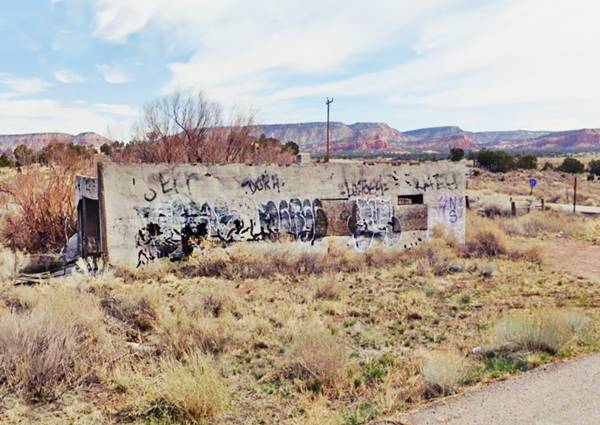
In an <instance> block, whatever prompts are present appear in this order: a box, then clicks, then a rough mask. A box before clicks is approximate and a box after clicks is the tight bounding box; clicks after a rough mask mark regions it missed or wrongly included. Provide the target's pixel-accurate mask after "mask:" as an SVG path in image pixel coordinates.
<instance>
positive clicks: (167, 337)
mask: <svg viewBox="0 0 600 425" xmlns="http://www.w3.org/2000/svg"><path fill="white" fill-rule="evenodd" d="M174 310H175V311H174V312H173V313H165V314H166V316H164V317H161V318H160V320H159V325H158V326H157V328H156V345H157V348H158V349H159V350H160V351H162V352H166V353H168V354H170V355H172V356H174V357H175V358H182V357H183V356H185V355H186V354H188V353H190V352H192V351H194V350H196V349H200V350H201V351H202V352H204V353H207V354H219V353H221V352H222V351H223V349H224V348H225V344H226V343H227V341H228V340H229V333H228V332H227V330H226V325H227V323H226V322H225V321H224V320H223V319H214V318H197V317H194V316H193V315H192V314H190V312H189V311H187V310H186V309H185V308H180V307H175V308H174Z"/></svg>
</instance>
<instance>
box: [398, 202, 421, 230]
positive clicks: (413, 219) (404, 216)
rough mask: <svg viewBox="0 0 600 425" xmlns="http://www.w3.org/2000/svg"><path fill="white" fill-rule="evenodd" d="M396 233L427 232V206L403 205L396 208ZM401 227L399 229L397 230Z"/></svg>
mask: <svg viewBox="0 0 600 425" xmlns="http://www.w3.org/2000/svg"><path fill="white" fill-rule="evenodd" d="M394 216H395V217H396V220H395V221H394V231H397V232H398V231H403V232H406V231H411V230H427V205H425V204H415V205H402V206H397V207H395V208H394ZM396 227H399V228H396Z"/></svg>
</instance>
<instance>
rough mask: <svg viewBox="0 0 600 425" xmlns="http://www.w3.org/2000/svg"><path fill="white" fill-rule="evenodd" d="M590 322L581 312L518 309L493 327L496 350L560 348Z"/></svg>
mask: <svg viewBox="0 0 600 425" xmlns="http://www.w3.org/2000/svg"><path fill="white" fill-rule="evenodd" d="M588 324H589V319H586V317H585V316H583V315H581V314H575V313H572V312H564V311H555V310H538V311H533V312H531V313H526V312H515V313H511V314H509V315H507V316H506V317H504V318H503V319H501V320H499V321H498V322H497V323H496V325H495V326H494V328H493V330H492V337H491V342H492V347H493V349H494V350H509V351H546V352H548V353H551V354H555V353H557V352H559V351H560V350H561V349H562V348H563V347H564V346H565V345H566V344H567V343H568V342H569V340H570V339H571V338H572V337H573V335H575V334H576V333H578V332H581V331H582V330H583V329H585V328H586V327H587V326H588Z"/></svg>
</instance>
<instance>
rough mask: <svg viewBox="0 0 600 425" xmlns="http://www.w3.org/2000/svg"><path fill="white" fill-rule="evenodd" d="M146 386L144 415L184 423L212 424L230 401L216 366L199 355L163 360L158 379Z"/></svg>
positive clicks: (196, 353) (143, 401)
mask: <svg viewBox="0 0 600 425" xmlns="http://www.w3.org/2000/svg"><path fill="white" fill-rule="evenodd" d="M143 385H144V388H143V389H142V391H144V393H143V397H142V404H143V406H144V407H145V409H143V410H141V413H145V415H147V416H148V415H153V416H157V417H159V418H170V419H172V420H175V421H181V422H191V423H206V422H207V421H211V420H213V419H214V418H215V417H216V416H217V415H218V414H219V413H221V412H222V411H223V409H224V408H225V406H226V405H227V402H228V398H229V390H228V388H227V386H226V384H225V382H224V380H223V379H222V378H221V376H219V374H218V373H217V371H216V367H215V364H214V362H213V361H212V360H211V359H210V358H208V357H206V356H205V355H203V354H201V353H199V352H192V353H190V354H187V355H185V356H184V357H183V358H182V359H175V358H167V359H166V360H162V361H161V362H160V364H159V373H158V375H157V376H156V377H154V379H152V380H150V381H149V382H143Z"/></svg>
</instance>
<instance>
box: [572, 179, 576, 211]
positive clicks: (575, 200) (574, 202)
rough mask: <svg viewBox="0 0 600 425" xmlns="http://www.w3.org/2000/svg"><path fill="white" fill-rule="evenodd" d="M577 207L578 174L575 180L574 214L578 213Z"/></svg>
mask: <svg viewBox="0 0 600 425" xmlns="http://www.w3.org/2000/svg"><path fill="white" fill-rule="evenodd" d="M576 209H577V176H575V182H574V183H573V214H576Z"/></svg>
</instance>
